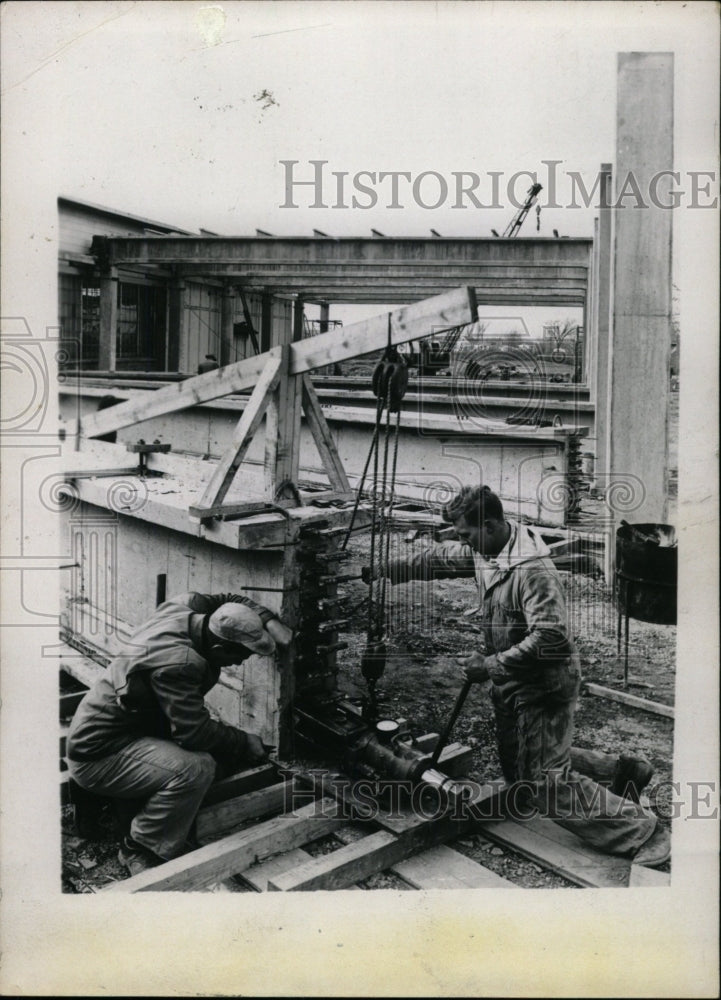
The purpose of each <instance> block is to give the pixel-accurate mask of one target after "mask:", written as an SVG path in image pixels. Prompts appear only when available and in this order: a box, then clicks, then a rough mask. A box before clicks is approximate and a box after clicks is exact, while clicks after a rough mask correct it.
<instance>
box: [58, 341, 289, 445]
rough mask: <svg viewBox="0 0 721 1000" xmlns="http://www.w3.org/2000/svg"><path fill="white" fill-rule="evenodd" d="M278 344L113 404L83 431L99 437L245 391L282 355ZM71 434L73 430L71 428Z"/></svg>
mask: <svg viewBox="0 0 721 1000" xmlns="http://www.w3.org/2000/svg"><path fill="white" fill-rule="evenodd" d="M279 353H280V351H279V348H273V349H272V350H271V351H268V352H267V353H266V354H259V355H256V356H255V357H252V358H245V359H244V360H243V361H237V362H235V363H234V364H232V365H227V366H226V367H225V368H217V369H216V370H215V371H212V372H206V373H205V374H204V375H194V376H193V377H192V378H188V379H185V380H184V381H183V382H175V383H173V384H172V385H167V386H165V387H164V388H163V389H157V390H155V391H153V392H152V393H147V394H144V395H143V396H142V397H140V398H134V399H130V400H128V401H127V403H120V404H118V406H111V407H109V408H108V409H107V410H102V411H101V412H100V413H93V414H91V415H90V416H87V417H83V419H82V421H81V432H82V434H83V435H84V436H85V437H97V436H98V435H99V434H107V432H108V431H115V430H121V429H122V428H123V427H130V426H131V425H132V424H137V423H140V422H141V421H143V420H149V419H150V418H151V417H159V416H162V415H163V414H165V413H174V412H175V411H176V410H184V409H185V408H186V407H188V406H194V405H195V404H196V403H207V402H209V401H210V400H211V399H218V398H219V397H220V396H227V395H228V394H229V393H231V392H242V391H243V389H250V388H252V387H253V386H254V385H255V384H256V383H257V381H258V379H259V378H260V377H261V375H262V373H263V370H264V368H265V366H266V364H267V362H268V361H269V360H270V358H271V357H275V358H277V357H278V356H279ZM68 433H69V434H72V433H73V431H72V430H70V431H69V432H68Z"/></svg>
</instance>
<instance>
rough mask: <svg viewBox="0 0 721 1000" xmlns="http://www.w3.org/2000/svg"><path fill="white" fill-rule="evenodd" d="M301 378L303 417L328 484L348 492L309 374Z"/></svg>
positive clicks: (339, 459) (347, 483)
mask: <svg viewBox="0 0 721 1000" xmlns="http://www.w3.org/2000/svg"><path fill="white" fill-rule="evenodd" d="M302 378H303V412H304V413H305V419H306V421H307V423H308V427H309V428H310V432H311V434H312V435H313V440H314V441H315V446H316V448H317V449H318V454H319V455H320V457H321V460H322V462H323V465H324V467H325V471H326V472H327V473H328V479H329V480H330V484H331V486H332V487H333V489H334V490H338V491H339V492H341V493H350V492H351V488H350V483H349V482H348V477H347V476H346V474H345V469H344V468H343V463H342V461H341V458H340V455H339V454H338V450H337V448H336V446H335V441H334V440H333V437H332V435H331V432H330V427H329V426H328V423H327V421H326V419H325V415H324V413H323V410H322V409H321V405H320V402H319V400H318V396H317V395H316V391H315V389H314V388H313V383H312V382H311V380H310V376H309V375H303V376H302Z"/></svg>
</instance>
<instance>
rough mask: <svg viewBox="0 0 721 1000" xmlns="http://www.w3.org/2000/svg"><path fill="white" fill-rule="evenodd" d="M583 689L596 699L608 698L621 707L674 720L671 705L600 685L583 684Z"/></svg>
mask: <svg viewBox="0 0 721 1000" xmlns="http://www.w3.org/2000/svg"><path fill="white" fill-rule="evenodd" d="M584 687H585V690H586V691H588V693H589V694H593V695H596V697H597V698H608V700H609V701H617V702H620V703H621V704H622V705H629V706H630V707H631V708H640V709H642V710H643V711H644V712H653V714H654V715H663V716H665V717H666V718H667V719H673V718H674V714H675V713H674V709H673V707H672V706H671V705H662V704H661V703H660V702H658V701H649V700H648V699H647V698H639V697H638V695H635V694H628V692H627V691H615V690H614V689H613V688H607V687H603V685H601V684H585V685H584Z"/></svg>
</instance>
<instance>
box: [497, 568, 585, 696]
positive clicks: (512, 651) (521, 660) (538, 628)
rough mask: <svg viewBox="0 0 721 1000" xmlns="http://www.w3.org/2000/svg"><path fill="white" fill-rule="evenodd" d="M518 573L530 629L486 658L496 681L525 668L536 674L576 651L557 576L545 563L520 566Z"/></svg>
mask: <svg viewBox="0 0 721 1000" xmlns="http://www.w3.org/2000/svg"><path fill="white" fill-rule="evenodd" d="M516 572H517V573H518V574H519V577H518V593H519V598H520V607H521V610H522V613H523V618H524V620H525V624H526V629H527V631H526V635H525V636H524V638H523V639H522V640H521V641H520V642H518V643H516V644H515V645H514V646H511V647H509V648H508V649H504V650H502V651H500V652H497V653H496V654H495V655H493V656H488V657H486V664H487V666H488V668H489V673H490V676H491V677H492V678H493V679H494V680H503V679H504V678H505V679H508V677H509V676H514V677H518V676H519V675H522V674H523V673H524V672H526V671H532V672H533V673H537V672H538V671H539V670H543V669H544V667H547V666H554V665H555V664H558V662H559V661H560V660H563V659H565V658H566V657H568V656H570V655H571V654H572V653H573V645H572V643H571V640H570V638H569V632H568V621H567V611H566V601H565V598H564V595H563V591H562V589H561V582H560V580H559V578H558V575H557V574H556V573H555V572H554V571H553V570H550V571H549V569H548V568H547V567H544V566H542V565H541V566H538V565H529V566H520V567H518V569H517V570H516ZM509 624H510V623H509Z"/></svg>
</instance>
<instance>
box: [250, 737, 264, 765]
mask: <svg viewBox="0 0 721 1000" xmlns="http://www.w3.org/2000/svg"><path fill="white" fill-rule="evenodd" d="M245 738H246V745H245V759H246V761H247V762H248V763H249V764H262V763H263V762H264V761H266V760H267V759H268V753H267V750H266V747H265V744H264V743H263V741H262V740H261V738H260V736H256V735H255V733H246V734H245Z"/></svg>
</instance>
